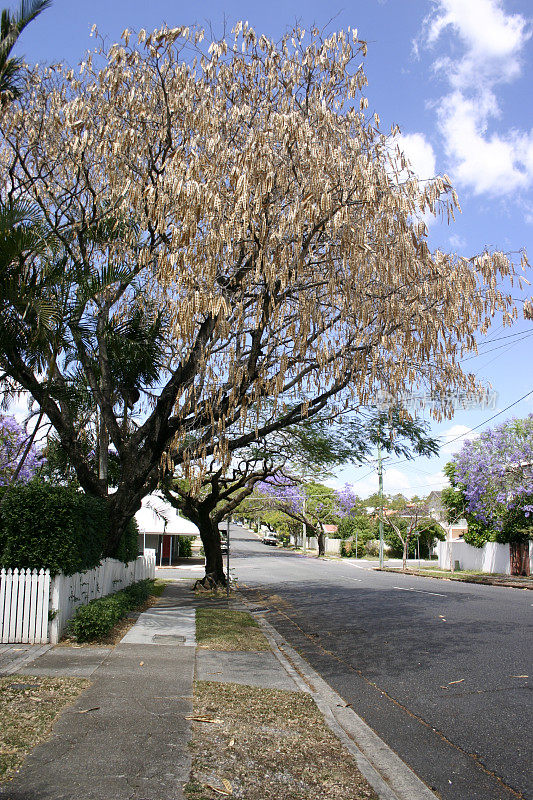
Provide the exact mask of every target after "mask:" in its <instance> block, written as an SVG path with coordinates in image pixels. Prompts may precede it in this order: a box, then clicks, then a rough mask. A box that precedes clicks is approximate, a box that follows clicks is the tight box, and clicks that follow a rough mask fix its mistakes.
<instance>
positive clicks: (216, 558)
mask: <svg viewBox="0 0 533 800" xmlns="http://www.w3.org/2000/svg"><path fill="white" fill-rule="evenodd" d="M195 522H196V525H198V528H199V530H200V538H201V539H202V544H203V547H204V553H205V574H206V577H207V576H209V577H210V578H212V580H213V581H214V582H215V583H216V584H218V585H220V586H226V575H225V572H224V561H223V558H222V550H221V548H220V532H219V530H218V524H217V523H216V522H214V521H213V520H212V519H211V516H210V515H209V514H201V515H199V517H198V520H197V521H196V520H195Z"/></svg>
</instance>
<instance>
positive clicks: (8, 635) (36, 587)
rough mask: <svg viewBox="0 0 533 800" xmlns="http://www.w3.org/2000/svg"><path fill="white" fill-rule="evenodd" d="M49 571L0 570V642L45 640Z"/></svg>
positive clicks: (42, 642)
mask: <svg viewBox="0 0 533 800" xmlns="http://www.w3.org/2000/svg"><path fill="white" fill-rule="evenodd" d="M49 596H50V572H49V571H48V570H46V571H45V570H44V569H41V570H40V571H39V572H37V570H36V569H34V570H29V569H21V570H18V569H14V570H10V569H8V570H5V569H2V570H0V622H1V623H2V629H1V631H0V633H1V636H0V642H2V644H4V643H6V642H23V643H30V644H45V643H46V642H47V641H48V604H49Z"/></svg>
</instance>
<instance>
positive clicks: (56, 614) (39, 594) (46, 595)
mask: <svg viewBox="0 0 533 800" xmlns="http://www.w3.org/2000/svg"><path fill="white" fill-rule="evenodd" d="M153 577H155V555H152V554H147V555H144V556H139V557H138V558H137V559H136V560H135V561H130V563H129V564H123V563H122V562H121V561H116V560H115V559H112V558H108V559H106V560H105V561H103V562H102V564H101V565H100V566H99V567H96V569H92V570H88V571H87V572H77V573H75V574H74V575H63V574H62V573H60V574H59V575H56V576H55V578H52V580H51V579H50V572H49V571H48V570H43V569H42V570H40V572H37V570H33V572H32V571H30V570H23V569H21V570H18V569H14V570H10V569H8V570H4V569H3V570H1V572H0V579H1V581H0V624H1V630H0V634H1V635H0V641H1V642H2V643H7V642H9V643H12V642H24V643H30V644H45V643H46V642H51V643H52V644H57V642H58V641H59V639H60V637H61V634H62V633H63V631H64V630H65V627H66V625H67V623H68V621H69V619H71V618H72V617H73V616H74V613H75V611H76V609H77V608H78V607H79V606H81V605H86V604H87V603H89V602H90V601H91V600H95V599H96V598H98V597H105V596H106V595H108V594H112V593H113V592H118V591H119V590H120V589H123V588H124V587H125V586H129V585H130V584H131V583H135V582H137V581H142V580H144V579H145V578H153Z"/></svg>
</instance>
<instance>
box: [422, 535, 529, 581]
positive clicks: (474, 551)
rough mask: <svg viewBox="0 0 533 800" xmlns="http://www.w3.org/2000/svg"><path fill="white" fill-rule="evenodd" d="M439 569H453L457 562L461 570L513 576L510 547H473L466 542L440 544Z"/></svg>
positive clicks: (493, 545)
mask: <svg viewBox="0 0 533 800" xmlns="http://www.w3.org/2000/svg"><path fill="white" fill-rule="evenodd" d="M437 553H438V557H439V567H441V568H443V569H452V568H453V566H454V563H455V561H458V562H459V566H460V568H461V569H474V570H477V571H478V572H498V573H501V574H504V575H510V574H511V562H510V556H509V545H508V544H498V542H487V543H486V544H484V545H483V547H472V545H470V544H467V543H466V542H438V543H437ZM529 564H530V572H531V573H532V574H533V547H532V546H531V543H530V545H529Z"/></svg>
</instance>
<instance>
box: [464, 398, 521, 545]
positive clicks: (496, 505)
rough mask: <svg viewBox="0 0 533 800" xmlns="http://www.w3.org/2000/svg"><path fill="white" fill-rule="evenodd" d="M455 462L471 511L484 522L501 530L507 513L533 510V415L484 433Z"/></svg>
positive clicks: (465, 448)
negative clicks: (509, 511)
mask: <svg viewBox="0 0 533 800" xmlns="http://www.w3.org/2000/svg"><path fill="white" fill-rule="evenodd" d="M454 461H455V475H456V480H457V483H458V484H460V485H461V487H462V488H463V491H464V495H465V498H466V501H467V503H468V511H469V512H470V513H471V514H473V515H474V516H475V517H477V518H478V519H479V520H481V522H483V523H485V524H486V525H489V526H491V527H493V528H495V529H496V530H501V528H502V526H503V522H504V517H505V513H506V512H507V510H509V509H513V510H517V511H522V512H524V513H525V514H526V516H529V514H530V513H531V512H532V511H533V506H531V505H530V503H531V497H532V496H533V414H530V415H529V416H527V417H526V418H525V419H512V420H508V421H507V422H504V423H502V424H501V425H498V426H497V427H496V428H492V429H490V430H487V431H483V433H482V434H481V436H480V437H479V439H476V440H474V441H468V442H465V443H464V445H463V448H462V449H461V451H460V452H459V453H458V454H457V455H456V456H455V459H454Z"/></svg>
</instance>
